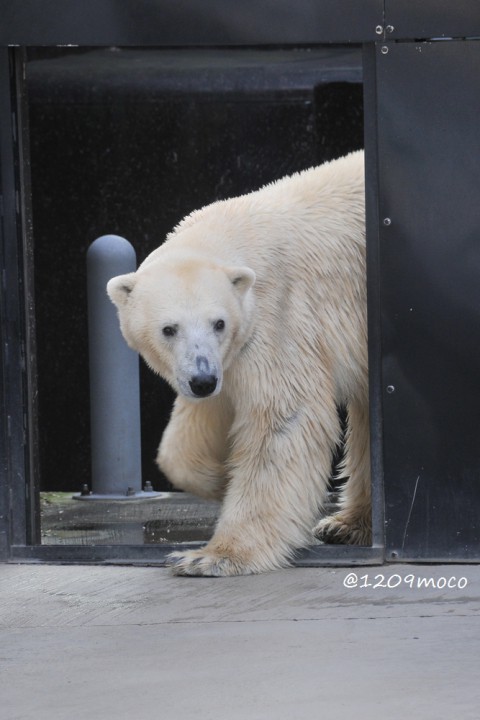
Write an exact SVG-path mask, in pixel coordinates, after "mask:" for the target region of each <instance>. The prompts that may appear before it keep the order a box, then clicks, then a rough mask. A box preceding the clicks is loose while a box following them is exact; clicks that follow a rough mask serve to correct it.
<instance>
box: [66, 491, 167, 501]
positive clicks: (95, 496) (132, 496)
mask: <svg viewBox="0 0 480 720" xmlns="http://www.w3.org/2000/svg"><path fill="white" fill-rule="evenodd" d="M168 494H169V493H162V492H154V491H150V490H149V491H144V490H140V491H138V492H133V493H130V492H129V493H128V494H127V493H105V495H102V494H101V493H93V492H92V493H88V494H87V493H85V494H83V493H77V494H75V495H72V498H73V500H108V501H111V500H152V499H153V498H159V499H160V498H162V497H165V496H167V495H168Z"/></svg>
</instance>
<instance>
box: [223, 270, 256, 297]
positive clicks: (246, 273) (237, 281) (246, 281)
mask: <svg viewBox="0 0 480 720" xmlns="http://www.w3.org/2000/svg"><path fill="white" fill-rule="evenodd" d="M226 273H227V276H228V278H229V280H230V282H231V283H232V285H234V286H235V287H236V288H237V290H239V291H240V292H241V293H242V295H243V294H245V293H246V292H247V290H248V289H249V288H251V287H252V285H253V284H254V282H255V273H254V272H253V270H251V269H250V268H249V267H230V268H226Z"/></svg>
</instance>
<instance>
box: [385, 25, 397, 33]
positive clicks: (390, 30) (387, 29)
mask: <svg viewBox="0 0 480 720" xmlns="http://www.w3.org/2000/svg"><path fill="white" fill-rule="evenodd" d="M385 30H386V31H387V32H388V33H392V32H393V31H394V30H395V28H394V26H393V25H387V27H386V28H385Z"/></svg>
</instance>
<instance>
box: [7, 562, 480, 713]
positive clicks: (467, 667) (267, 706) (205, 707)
mask: <svg viewBox="0 0 480 720" xmlns="http://www.w3.org/2000/svg"><path fill="white" fill-rule="evenodd" d="M352 573H354V574H352ZM355 577H356V578H357V580H356V582H355ZM375 585H378V587H375ZM449 585H450V587H449ZM479 614H480V566H479V565H443V566H427V565H422V566H420V565H409V566H399V565H390V566H387V567H376V568H375V567H373V568H372V567H362V568H352V569H348V568H341V569H332V568H292V569H288V570H282V571H279V572H275V573H268V574H264V575H259V576H248V577H236V578H224V579H206V578H177V577H174V576H173V575H171V573H170V571H169V570H168V569H166V568H148V567H119V566H118V567H117V566H78V565H77V566H65V565H61V566H51V565H0V717H1V718H2V720H30V719H32V720H33V719H35V720H87V719H88V720H97V719H98V720H110V719H112V720H113V719H115V720H147V719H150V718H172V719H173V720H190V719H192V720H193V719H194V718H195V720H217V719H218V720H220V719H221V720H304V719H305V720H307V719H308V720H311V719H312V718H313V719H316V718H318V719H321V718H328V720H340V719H342V720H343V719H344V718H351V717H355V718H360V719H362V718H368V719H369V720H380V719H381V720H397V719H398V720H400V719H401V720H405V718H409V719H412V720H417V719H418V720H443V719H444V718H445V720H447V719H448V720H451V718H462V720H478V718H480V683H479V680H478V663H479V660H480V618H479Z"/></svg>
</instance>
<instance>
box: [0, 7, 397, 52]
mask: <svg viewBox="0 0 480 720" xmlns="http://www.w3.org/2000/svg"><path fill="white" fill-rule="evenodd" d="M382 17H383V0H295V2H292V0H242V1H241V2H239V1H238V0H202V2H198V0H174V2H172V1H171V0H81V2H79V0H42V1H41V2H40V1H39V0H21V1H19V0H0V18H1V19H2V21H1V24H0V45H12V44H16V45H59V44H77V45H144V46H146V45H157V46H161V45H166V46H175V45H177V46H180V45H260V44H269V45H278V44H292V43H293V44H308V43H320V42H324V43H358V42H364V41H368V40H374V39H375V27H376V26H377V25H378V24H379V23H381V22H382Z"/></svg>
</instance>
